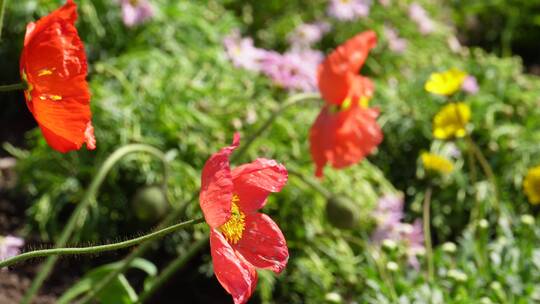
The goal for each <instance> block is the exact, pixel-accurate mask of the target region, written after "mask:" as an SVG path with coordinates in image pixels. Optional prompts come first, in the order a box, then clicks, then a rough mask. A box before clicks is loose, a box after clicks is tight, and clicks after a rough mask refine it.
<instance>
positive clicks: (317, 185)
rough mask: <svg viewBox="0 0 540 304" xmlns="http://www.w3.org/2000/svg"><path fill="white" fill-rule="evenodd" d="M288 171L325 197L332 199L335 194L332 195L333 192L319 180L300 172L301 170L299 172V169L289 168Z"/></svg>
mask: <svg viewBox="0 0 540 304" xmlns="http://www.w3.org/2000/svg"><path fill="white" fill-rule="evenodd" d="M287 171H288V172H289V174H290V175H294V176H296V177H297V178H298V179H299V180H301V181H302V182H303V183H304V184H306V185H307V186H309V187H311V188H313V190H315V191H317V192H319V194H321V195H322V196H324V198H325V199H330V198H332V197H333V195H332V193H330V191H328V190H326V188H324V187H323V186H322V185H321V184H320V183H319V182H317V181H315V180H314V179H313V178H309V177H306V176H304V175H303V174H302V173H300V172H298V171H296V170H294V169H290V168H287Z"/></svg>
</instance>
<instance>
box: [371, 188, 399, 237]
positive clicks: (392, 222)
mask: <svg viewBox="0 0 540 304" xmlns="http://www.w3.org/2000/svg"><path fill="white" fill-rule="evenodd" d="M372 215H373V218H375V220H376V221H377V229H375V232H374V233H373V235H372V239H373V241H375V242H376V243H381V242H382V241H384V240H385V239H392V240H396V236H395V230H396V227H397V226H399V225H400V224H401V223H400V221H401V219H402V218H403V197H402V196H400V195H395V194H388V195H385V196H383V197H382V198H380V199H379V202H378V204H377V207H376V208H375V210H374V211H373V213H372Z"/></svg>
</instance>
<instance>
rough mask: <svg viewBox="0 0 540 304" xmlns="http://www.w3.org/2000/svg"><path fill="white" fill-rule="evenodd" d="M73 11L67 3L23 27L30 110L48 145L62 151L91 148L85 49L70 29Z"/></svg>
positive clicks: (24, 71)
mask: <svg viewBox="0 0 540 304" xmlns="http://www.w3.org/2000/svg"><path fill="white" fill-rule="evenodd" d="M76 19H77V7H76V5H75V4H74V3H73V1H71V0H69V1H67V3H66V4H65V5H64V6H62V7H61V8H59V9H57V10H56V11H54V12H52V13H51V14H49V15H48V16H46V17H43V18H42V19H40V20H39V21H37V22H36V23H30V24H29V25H28V26H27V31H26V36H25V40H24V48H23V51H22V55H21V61H20V70H21V76H22V78H23V80H24V81H25V82H27V84H28V88H27V90H26V91H25V97H26V102H27V105H28V108H29V109H30V111H31V112H32V114H33V115H34V117H35V119H36V121H37V122H38V125H39V126H40V128H41V130H42V131H43V135H44V136H45V139H46V140H47V142H48V143H49V145H50V146H51V147H52V148H54V149H55V150H58V151H60V152H67V151H70V150H78V149H80V148H81V146H82V145H83V143H85V142H86V143H87V145H89V146H95V143H94V144H93V145H92V144H89V143H88V142H87V139H88V138H87V137H86V136H85V131H86V129H87V125H88V123H89V122H90V121H91V117H92V114H91V112H90V91H89V88H88V83H87V82H86V74H87V62H86V54H85V51H84V45H83V43H82V41H81V39H80V38H79V35H78V33H77V29H76V28H75V26H74V23H75V20H76Z"/></svg>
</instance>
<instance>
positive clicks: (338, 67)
mask: <svg viewBox="0 0 540 304" xmlns="http://www.w3.org/2000/svg"><path fill="white" fill-rule="evenodd" d="M376 44H377V36H376V34H375V32H373V31H366V32H363V33H360V34H358V35H356V36H354V37H353V38H351V39H349V40H347V41H346V42H345V43H343V44H341V45H340V46H338V47H337V48H336V49H335V50H334V51H333V52H332V53H330V55H328V56H327V57H326V58H325V60H324V61H323V62H322V63H321V64H320V65H319V67H318V71H317V83H318V86H319V91H320V92H321V96H322V97H323V99H324V100H326V101H327V102H328V103H331V104H335V105H341V104H342V103H343V101H344V100H345V99H346V98H347V97H353V96H350V95H351V94H350V90H351V86H353V85H354V83H353V81H354V80H355V79H354V78H353V77H352V76H355V75H357V74H358V72H359V70H360V68H361V67H362V65H363V64H364V62H365V61H366V58H367V56H368V54H369V51H370V50H371V49H372V48H373V47H375V45H376Z"/></svg>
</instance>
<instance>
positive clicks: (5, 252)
mask: <svg viewBox="0 0 540 304" xmlns="http://www.w3.org/2000/svg"><path fill="white" fill-rule="evenodd" d="M22 246H24V240H23V239H21V238H18V237H14V236H11V235H8V236H6V237H0V261H3V260H5V259H9V258H11V257H14V256H16V255H18V254H19V253H20V249H21V247H22Z"/></svg>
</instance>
